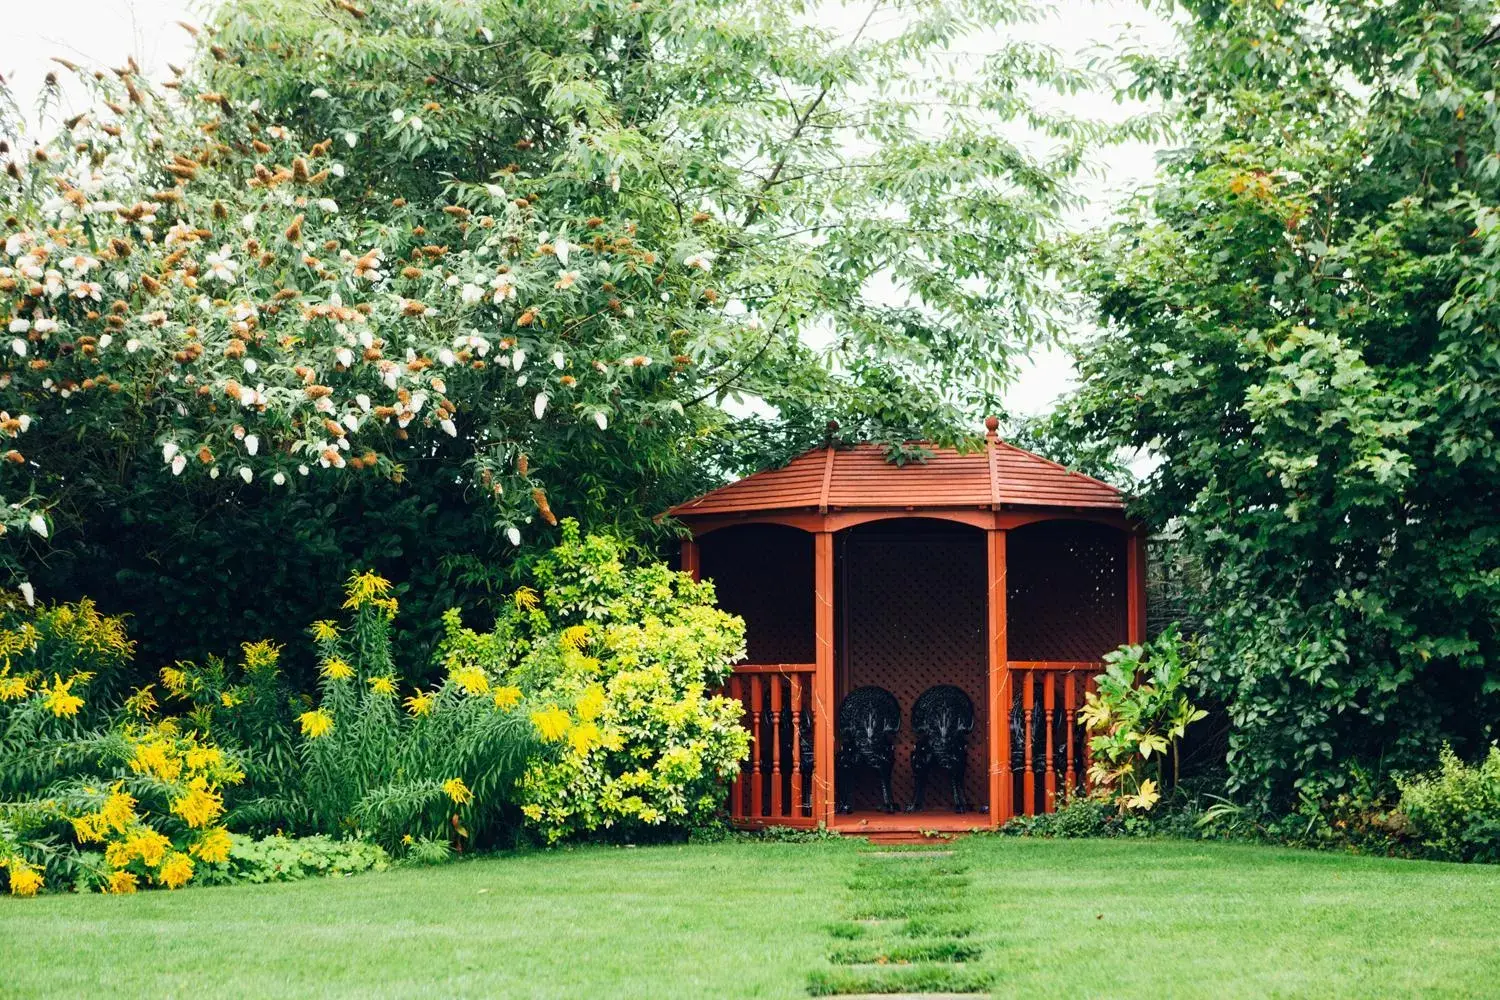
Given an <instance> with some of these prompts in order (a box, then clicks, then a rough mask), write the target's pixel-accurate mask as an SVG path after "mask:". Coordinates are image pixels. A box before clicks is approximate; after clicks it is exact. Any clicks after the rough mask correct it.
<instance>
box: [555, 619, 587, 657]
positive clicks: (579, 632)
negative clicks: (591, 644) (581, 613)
mask: <svg viewBox="0 0 1500 1000" xmlns="http://www.w3.org/2000/svg"><path fill="white" fill-rule="evenodd" d="M559 641H560V642H561V643H562V644H563V646H564V647H566V648H567V649H571V650H573V651H574V652H575V653H576V652H578V651H579V650H581V649H583V647H584V646H586V645H588V641H589V627H588V626H587V625H569V626H568V627H567V628H565V629H563V630H562V637H561V638H560V640H559Z"/></svg>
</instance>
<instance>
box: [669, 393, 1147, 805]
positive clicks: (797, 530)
mask: <svg viewBox="0 0 1500 1000" xmlns="http://www.w3.org/2000/svg"><path fill="white" fill-rule="evenodd" d="M986 426H987V428H988V433H987V434H986V437H985V442H984V446H983V448H981V449H977V450H974V451H970V452H967V453H960V452H956V451H953V450H951V449H945V448H933V449H931V457H930V458H928V459H927V460H926V461H925V462H910V463H907V464H905V465H894V464H891V463H889V462H887V461H886V458H885V454H884V452H883V450H882V449H881V448H879V447H877V446H874V445H868V444H865V445H858V446H854V447H848V448H839V447H832V446H830V447H824V448H817V449H814V450H812V451H809V452H807V453H805V454H803V455H801V456H799V457H797V458H796V459H793V460H792V461H791V462H790V463H789V464H787V465H785V466H783V467H781V468H778V469H770V470H766V471H763V472H758V473H755V474H754V475H751V476H748V477H746V478H744V479H741V480H739V481H738V482H734V483H731V484H729V485H727V486H724V487H721V488H719V489H716V490H714V491H712V492H710V493H706V494H704V495H703V496H701V497H698V498H697V499H694V500H690V501H688V502H686V503H683V504H679V505H678V506H676V507H673V508H672V509H671V511H670V512H669V513H670V514H671V515H672V516H674V517H676V518H677V519H679V520H680V521H681V522H682V523H683V524H685V525H686V526H687V527H688V529H689V530H690V532H691V535H692V537H691V539H690V540H687V541H684V542H683V543H682V566H683V568H684V569H685V570H686V571H688V572H690V573H692V574H694V575H695V576H700V577H702V578H707V579H712V580H713V581H714V585H715V587H716V589H717V592H718V596H719V601H720V604H721V605H722V606H723V607H724V608H725V609H726V610H728V611H731V612H733V613H735V614H738V615H741V616H742V617H743V618H744V620H745V625H746V645H747V647H748V657H747V662H745V663H743V664H740V665H738V666H736V668H735V671H734V674H733V676H732V677H731V679H730V682H729V687H728V693H729V695H730V696H731V697H733V698H736V699H738V700H739V701H740V702H741V703H742V704H743V705H744V707H745V715H744V721H745V726H746V728H747V729H749V730H750V732H751V734H752V736H753V740H752V750H751V756H750V759H749V760H748V761H746V762H745V764H744V766H743V768H742V770H741V773H740V775H739V777H738V778H737V779H736V780H735V782H734V785H733V787H732V789H731V793H730V812H731V815H732V817H733V819H734V821H735V823H736V824H737V825H741V826H746V827H755V826H788V827H812V826H816V825H818V824H819V823H822V824H825V825H826V826H827V827H829V828H830V829H834V830H843V831H847V832H871V833H880V832H891V833H900V832H914V831H929V830H968V829H975V828H979V827H985V826H990V827H994V826H998V825H1000V824H1001V823H1003V822H1005V820H1007V819H1009V818H1010V817H1012V816H1014V815H1018V814H1034V813H1037V812H1042V811H1050V810H1052V809H1053V808H1054V807H1055V803H1056V801H1057V798H1058V796H1059V795H1060V794H1064V793H1065V792H1066V791H1067V790H1069V789H1078V788H1081V787H1082V784H1083V780H1084V773H1085V771H1086V769H1087V758H1088V750H1087V746H1086V741H1085V740H1084V737H1083V731H1082V727H1081V725H1080V724H1079V722H1078V709H1079V707H1080V706H1081V704H1082V702H1083V694H1084V692H1085V690H1087V687H1088V685H1089V684H1090V683H1091V680H1092V677H1093V675H1094V674H1096V673H1097V672H1098V671H1099V669H1100V664H1101V660H1102V657H1103V656H1104V654H1105V653H1106V652H1108V651H1109V650H1111V649H1113V648H1115V647H1116V646H1118V645H1119V644H1121V643H1123V642H1140V641H1141V640H1142V638H1143V636H1144V632H1145V545H1144V536H1143V534H1142V533H1141V531H1140V530H1139V529H1138V527H1137V526H1135V525H1133V524H1132V523H1131V522H1130V521H1129V520H1127V518H1126V515H1125V506H1124V501H1123V498H1122V496H1121V494H1120V492H1119V491H1118V490H1117V489H1115V488H1114V487H1112V486H1110V485H1108V484H1106V483H1103V482H1100V481H1099V480H1097V479H1092V478H1090V477H1088V476H1085V475H1081V474H1079V473H1077V472H1072V471H1069V470H1068V469H1066V468H1064V467H1062V466H1060V465H1057V464H1056V463H1054V462H1050V461H1048V460H1047V459H1044V458H1042V457H1040V456H1038V455H1034V454H1032V453H1031V452H1028V451H1024V450H1022V449H1020V448H1017V447H1014V446H1013V445H1010V444H1007V443H1006V442H1004V441H1002V440H1000V439H999V438H998V437H997V436H996V433H995V430H996V426H997V423H996V421H995V420H994V419H993V418H991V419H990V420H988V421H986ZM871 685H873V686H877V687H881V688H884V689H886V690H887V691H889V692H891V693H892V694H893V695H894V696H895V699H896V701H897V702H898V703H899V705H900V707H901V712H902V725H901V729H900V731H899V732H898V733H897V734H896V736H895V768H894V772H893V775H892V786H893V790H894V793H895V798H896V799H897V800H898V802H900V803H901V804H903V805H905V804H907V803H910V802H911V801H912V793H913V776H912V770H911V763H910V762H911V750H912V747H913V743H912V738H913V737H912V728H911V724H910V722H911V716H910V713H911V711H912V706H913V704H914V703H915V700H916V699H917V697H918V696H919V695H920V694H921V693H922V692H923V691H924V690H927V689H929V688H931V687H933V686H935V685H952V686H955V687H958V688H960V689H961V690H963V691H964V692H965V693H966V694H967V695H968V697H969V699H970V700H971V701H972V704H973V706H974V727H973V730H972V732H971V733H970V734H969V739H968V768H967V777H966V780H965V782H964V790H965V792H966V797H967V799H968V801H969V803H970V807H969V808H970V810H971V811H969V812H965V813H957V814H956V813H954V812H953V811H952V806H951V804H950V803H949V801H948V798H947V796H946V795H943V794H939V792H938V789H940V788H946V787H947V784H946V783H945V782H938V783H936V784H935V785H934V787H933V789H932V790H931V791H930V792H929V795H928V797H927V807H926V808H925V809H924V810H923V811H922V812H919V813H910V812H896V813H894V814H888V813H884V812H877V811H875V808H874V807H875V805H876V804H877V801H878V800H877V799H876V797H875V795H874V788H873V786H872V787H866V785H867V784H868V783H867V782H864V781H861V782H859V783H858V784H857V786H856V787H854V788H849V789H841V791H842V792H844V793H846V794H845V795H844V796H842V797H844V798H847V799H848V800H849V805H850V806H851V807H852V810H853V811H852V812H849V813H847V814H845V813H837V812H836V811H835V794H834V793H835V788H834V778H835V774H834V771H835V769H834V767H833V761H834V759H835V757H834V755H835V751H836V740H837V739H838V737H837V735H836V732H835V729H836V726H835V724H834V720H835V713H836V712H837V710H838V707H839V705H840V703H841V701H842V699H843V698H844V697H845V696H846V695H847V694H848V693H849V692H850V691H853V690H855V689H857V688H861V687H865V686H871Z"/></svg>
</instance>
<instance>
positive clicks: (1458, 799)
mask: <svg viewBox="0 0 1500 1000" xmlns="http://www.w3.org/2000/svg"><path fill="white" fill-rule="evenodd" d="M1399 784H1400V787H1401V806H1400V815H1401V816H1402V818H1403V819H1404V820H1405V822H1406V823H1407V824H1408V826H1409V832H1410V834H1411V835H1412V836H1414V837H1416V838H1417V839H1418V840H1420V841H1421V843H1422V845H1423V847H1425V848H1427V849H1428V850H1429V851H1430V852H1432V853H1433V854H1435V855H1436V856H1437V857H1441V858H1445V859H1447V860H1450V861H1488V862H1491V863H1494V862H1500V747H1496V746H1491V747H1490V749H1489V753H1488V754H1487V755H1486V756H1485V757H1484V758H1483V759H1481V760H1480V762H1479V763H1478V764H1475V765H1469V764H1465V763H1464V762H1463V761H1462V760H1460V759H1459V757H1458V755H1457V754H1455V753H1454V752H1453V750H1452V748H1451V747H1444V748H1443V750H1442V753H1441V755H1440V758H1439V767H1438V769H1437V771H1435V772H1433V773H1431V774H1426V775H1419V776H1414V777H1411V778H1408V779H1406V780H1403V781H1401V782H1399Z"/></svg>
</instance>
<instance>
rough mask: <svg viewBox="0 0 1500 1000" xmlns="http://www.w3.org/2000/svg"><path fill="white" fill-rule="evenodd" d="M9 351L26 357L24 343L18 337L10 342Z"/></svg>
mask: <svg viewBox="0 0 1500 1000" xmlns="http://www.w3.org/2000/svg"><path fill="white" fill-rule="evenodd" d="M10 349H11V350H12V351H15V352H16V353H17V354H19V355H20V356H21V357H23V358H24V357H26V341H24V340H22V339H21V338H20V337H17V338H16V339H15V340H12V341H11V342H10Z"/></svg>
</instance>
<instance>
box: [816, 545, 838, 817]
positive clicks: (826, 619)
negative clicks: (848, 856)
mask: <svg viewBox="0 0 1500 1000" xmlns="http://www.w3.org/2000/svg"><path fill="white" fill-rule="evenodd" d="M813 599H814V601H815V602H816V603H815V604H814V606H813V622H814V632H815V635H816V636H817V664H816V671H815V673H814V674H813V734H814V746H815V747H816V749H815V750H814V752H813V818H814V819H815V820H816V821H817V822H819V823H822V824H823V825H825V826H827V827H828V828H830V829H832V827H833V807H834V795H833V781H834V775H833V729H834V711H835V707H836V706H835V705H834V701H833V534H832V533H831V532H827V531H819V532H818V533H817V534H815V535H814V536H813Z"/></svg>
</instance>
